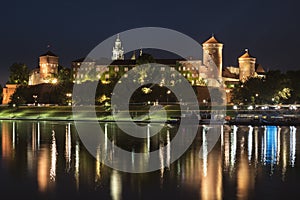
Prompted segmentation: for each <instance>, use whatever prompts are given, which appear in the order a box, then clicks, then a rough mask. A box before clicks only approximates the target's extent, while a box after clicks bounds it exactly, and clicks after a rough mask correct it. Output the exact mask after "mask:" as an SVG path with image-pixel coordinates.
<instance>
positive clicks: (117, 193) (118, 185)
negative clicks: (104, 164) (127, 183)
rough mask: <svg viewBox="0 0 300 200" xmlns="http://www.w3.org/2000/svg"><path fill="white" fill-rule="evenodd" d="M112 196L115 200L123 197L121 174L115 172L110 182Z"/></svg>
mask: <svg viewBox="0 0 300 200" xmlns="http://www.w3.org/2000/svg"><path fill="white" fill-rule="evenodd" d="M110 194H111V198H112V199H113V200H120V199H121V197H122V181H121V177H120V174H119V173H118V172H117V171H115V170H113V172H112V175H111V181H110Z"/></svg>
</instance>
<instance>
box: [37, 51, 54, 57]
mask: <svg viewBox="0 0 300 200" xmlns="http://www.w3.org/2000/svg"><path fill="white" fill-rule="evenodd" d="M40 56H54V57H58V56H57V55H55V54H54V53H53V52H52V51H47V52H46V53H44V54H42V55H40Z"/></svg>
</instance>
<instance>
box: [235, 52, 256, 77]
mask: <svg viewBox="0 0 300 200" xmlns="http://www.w3.org/2000/svg"><path fill="white" fill-rule="evenodd" d="M238 60H239V68H240V81H241V82H242V83H244V82H245V81H246V80H247V79H249V78H251V77H254V76H255V63H256V58H254V57H252V56H251V55H250V54H249V51H248V49H246V50H245V53H244V54H243V55H242V56H241V57H239V59H238Z"/></svg>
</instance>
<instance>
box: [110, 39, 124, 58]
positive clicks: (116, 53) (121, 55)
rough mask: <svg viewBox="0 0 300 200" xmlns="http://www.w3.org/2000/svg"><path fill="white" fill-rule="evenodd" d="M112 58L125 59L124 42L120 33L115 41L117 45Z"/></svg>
mask: <svg viewBox="0 0 300 200" xmlns="http://www.w3.org/2000/svg"><path fill="white" fill-rule="evenodd" d="M111 59H112V60H124V50H123V47H122V42H121V40H120V35H119V34H118V35H117V39H116V41H115V46H114V47H113V50H112V57H111Z"/></svg>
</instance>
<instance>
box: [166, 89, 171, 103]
mask: <svg viewBox="0 0 300 200" xmlns="http://www.w3.org/2000/svg"><path fill="white" fill-rule="evenodd" d="M170 94H171V90H168V91H167V104H169V95H170Z"/></svg>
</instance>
